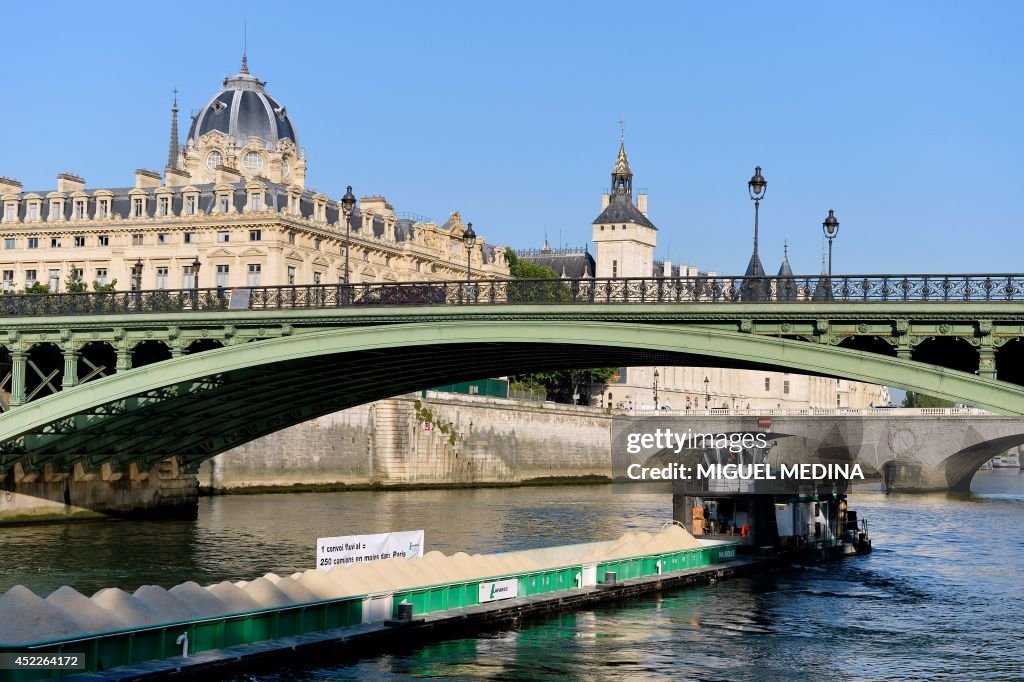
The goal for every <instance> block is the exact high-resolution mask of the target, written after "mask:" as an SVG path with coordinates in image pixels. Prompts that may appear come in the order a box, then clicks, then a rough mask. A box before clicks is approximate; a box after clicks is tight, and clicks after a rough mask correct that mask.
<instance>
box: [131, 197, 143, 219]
mask: <svg viewBox="0 0 1024 682" xmlns="http://www.w3.org/2000/svg"><path fill="white" fill-rule="evenodd" d="M144 215H146V200H145V199H143V198H142V197H136V198H135V199H133V200H132V216H133V217H135V218H141V217H143V216H144Z"/></svg>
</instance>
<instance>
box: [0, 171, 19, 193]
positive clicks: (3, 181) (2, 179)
mask: <svg viewBox="0 0 1024 682" xmlns="http://www.w3.org/2000/svg"><path fill="white" fill-rule="evenodd" d="M20 193H21V183H20V182H18V181H17V180H15V179H14V178H9V177H7V176H6V175H0V194H20Z"/></svg>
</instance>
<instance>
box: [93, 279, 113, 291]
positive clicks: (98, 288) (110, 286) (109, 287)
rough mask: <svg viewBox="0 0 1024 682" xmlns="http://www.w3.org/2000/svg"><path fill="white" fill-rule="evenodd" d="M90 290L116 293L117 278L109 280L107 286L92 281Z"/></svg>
mask: <svg viewBox="0 0 1024 682" xmlns="http://www.w3.org/2000/svg"><path fill="white" fill-rule="evenodd" d="M92 290H93V291H98V292H100V293H105V292H110V291H117V278H116V277H115V278H114V279H112V280H110V283H109V284H100V283H99V281H97V280H93V281H92Z"/></svg>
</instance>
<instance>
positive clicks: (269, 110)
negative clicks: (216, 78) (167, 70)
mask: <svg viewBox="0 0 1024 682" xmlns="http://www.w3.org/2000/svg"><path fill="white" fill-rule="evenodd" d="M264 85H266V83H264V82H263V81H260V80H258V79H256V78H254V77H253V76H250V75H249V68H248V66H247V65H246V60H245V58H243V59H242V70H241V71H240V72H239V73H237V74H235V75H234V76H230V77H228V78H225V79H224V84H223V86H222V87H221V90H220V92H218V93H217V94H216V95H214V96H213V98H212V99H210V101H209V102H207V103H206V105H205V106H204V107H203V108H202V109H200V110H199V113H198V114H196V115H195V116H194V117H193V118H192V127H191V128H189V131H188V136H189V138H190V139H192V140H197V141H198V139H199V138H200V137H202V136H203V135H205V134H206V133H208V132H210V131H211V130H219V131H220V132H222V133H224V134H225V135H231V136H233V137H234V138H235V141H236V143H237V144H238V145H239V146H242V145H244V144H245V143H246V141H247V140H248V139H249V138H250V137H258V138H259V139H261V140H263V142H264V143H265V144H266V147H267V149H274V148H276V147H277V142H278V140H285V139H287V140H291V141H292V142H294V143H295V144H296V145H298V144H299V140H298V136H297V135H296V134H295V124H294V123H293V122H292V118H291V116H289V115H288V112H287V111H286V110H285V108H284V107H283V106H281V105H280V104H278V103H277V101H276V100H274V98H273V97H271V96H270V95H269V94H267V91H266V90H264V89H263V86H264Z"/></svg>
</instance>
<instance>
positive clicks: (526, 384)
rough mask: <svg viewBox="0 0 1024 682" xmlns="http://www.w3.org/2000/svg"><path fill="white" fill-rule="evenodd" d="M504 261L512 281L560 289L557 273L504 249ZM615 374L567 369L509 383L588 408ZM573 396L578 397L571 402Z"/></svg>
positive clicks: (610, 369) (601, 369) (609, 369)
mask: <svg viewBox="0 0 1024 682" xmlns="http://www.w3.org/2000/svg"><path fill="white" fill-rule="evenodd" d="M505 259H506V260H507V261H508V269H509V273H510V274H511V275H512V278H513V279H553V280H556V282H555V283H554V284H553V286H555V287H561V286H563V284H562V281H561V279H560V278H559V277H558V273H556V272H555V271H554V270H552V269H551V268H549V267H547V266H544V265H537V264H536V263H530V262H529V261H525V260H522V259H520V258H519V257H518V256H516V254H515V253H514V252H513V251H512V250H511V249H506V250H505ZM558 294H559V292H558V291H555V292H553V294H552V295H553V296H554V297H556V298H557V296H558ZM616 372H618V368H617V367H597V368H594V369H567V370H558V371H553V372H535V373H533V374H518V375H516V376H513V377H511V380H512V382H513V383H514V384H519V385H520V386H521V387H523V388H528V389H542V390H543V391H544V392H545V393H546V394H547V399H548V400H553V401H554V402H556V403H573V402H576V403H578V404H580V405H590V404H591V403H592V400H593V396H594V395H596V394H600V393H604V390H605V388H607V386H608V380H609V379H611V378H612V377H613V376H615V373H616ZM573 395H578V396H580V397H579V399H578V400H576V401H573Z"/></svg>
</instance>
